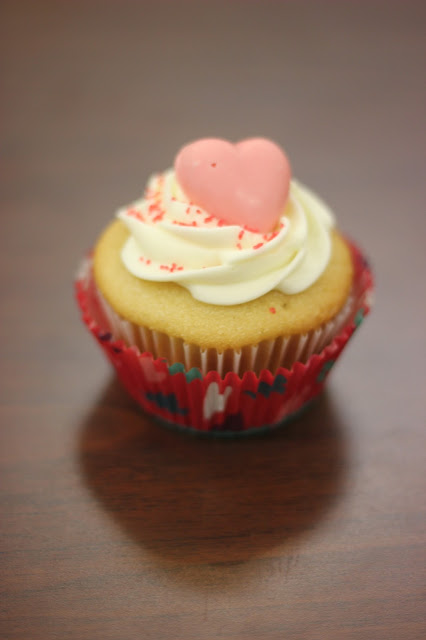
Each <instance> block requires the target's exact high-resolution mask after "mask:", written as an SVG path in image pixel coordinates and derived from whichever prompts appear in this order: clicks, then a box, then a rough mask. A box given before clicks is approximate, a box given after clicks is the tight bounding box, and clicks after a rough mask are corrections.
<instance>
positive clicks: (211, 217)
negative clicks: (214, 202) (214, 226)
mask: <svg viewBox="0 0 426 640" xmlns="http://www.w3.org/2000/svg"><path fill="white" fill-rule="evenodd" d="M213 220H214V216H207V218H204V222H212V221H213Z"/></svg>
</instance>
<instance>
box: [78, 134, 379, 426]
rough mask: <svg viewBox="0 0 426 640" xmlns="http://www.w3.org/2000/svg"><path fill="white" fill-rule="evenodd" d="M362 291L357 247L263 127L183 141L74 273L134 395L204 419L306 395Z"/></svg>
mask: <svg viewBox="0 0 426 640" xmlns="http://www.w3.org/2000/svg"><path fill="white" fill-rule="evenodd" d="M371 293H372V278H371V273H370V270H369V268H368V266H367V265H366V263H365V260H364V259H363V258H362V255H361V253H360V252H359V250H358V249H357V248H356V247H355V246H354V245H353V244H351V243H350V242H348V240H346V239H345V238H344V237H343V236H342V235H341V234H340V233H339V231H338V230H337V228H336V224H335V219H334V215H333V213H332V212H331V211H330V209H329V208H328V207H327V205H326V204H325V203H324V202H323V201H322V200H321V199H320V198H319V197H318V196H316V195H315V194H314V193H312V192H311V191H310V190H309V189H308V188H307V187H305V186H304V185H302V184H301V183H300V182H298V181H296V180H294V179H292V178H291V169H290V164H289V161H288V159H287V157H286V155H285V153H284V151H283V150H282V149H281V148H280V147H279V146H278V145H276V144H275V143H273V142H272V141H270V140H266V139H263V138H253V139H248V140H244V141H242V142H239V143H238V144H235V145H234V144H231V143H230V142H227V141H225V140H219V139H204V140H199V141H197V142H194V143H192V144H189V145H187V146H185V147H183V148H182V149H181V150H180V151H179V153H178V154H177V156H176V159H175V162H174V168H173V169H169V170H167V171H165V172H163V173H160V174H156V175H154V176H152V177H151V178H150V180H149V181H148V184H147V186H146V189H145V192H144V195H143V197H142V198H141V199H139V200H136V201H134V202H132V203H131V204H130V205H128V206H126V207H124V208H122V209H120V210H119V211H118V213H117V215H116V218H115V220H113V221H112V222H111V223H110V224H109V226H108V227H107V228H106V229H105V230H104V232H103V233H102V234H101V236H100V238H99V240H98V241H97V243H96V246H95V249H94V251H93V253H92V254H91V255H90V256H89V258H88V259H87V260H86V261H85V263H84V265H83V267H82V270H81V273H80V275H79V277H78V280H77V298H78V301H79V304H80V307H81V310H82V312H83V319H84V321H85V322H86V324H87V326H88V327H89V329H90V330H91V332H92V334H93V335H94V336H95V338H96V339H97V341H98V342H99V344H100V345H101V346H102V348H103V350H104V351H105V352H106V354H107V356H108V357H109V359H110V360H111V361H112V363H113V365H114V366H115V368H116V370H117V373H118V375H119V377H120V379H121V380H122V382H123V383H124V385H125V387H126V388H127V389H128V391H129V392H130V393H131V395H132V396H133V397H134V398H135V399H136V400H137V402H138V403H139V404H140V405H141V406H142V407H143V409H144V410H145V411H147V412H148V413H150V414H152V415H154V416H156V417H158V418H160V419H161V420H163V421H166V422H168V423H172V424H175V425H180V426H182V427H184V428H187V429H195V430H197V431H203V432H206V431H208V432H215V433H216V432H219V433H235V432H241V431H247V430H252V429H256V428H257V429H259V428H270V427H272V426H275V425H278V424H280V423H281V422H283V421H284V420H285V419H287V418H289V417H292V416H294V414H295V413H296V412H298V411H299V410H301V409H302V408H304V407H305V406H306V405H307V404H308V403H309V402H310V401H311V400H312V399H313V398H314V397H315V396H317V395H318V394H319V393H320V392H321V390H322V388H323V385H324V382H325V379H326V377H327V374H328V372H329V371H330V369H331V367H332V366H333V364H334V362H335V361H336V358H337V357H338V355H339V354H340V353H341V351H342V349H343V347H344V346H345V344H346V343H347V341H348V339H349V337H350V336H351V335H352V333H353V332H354V329H355V328H356V327H357V326H358V325H359V324H360V321H361V320H362V318H363V317H364V316H365V314H366V313H367V312H368V310H369V306H370V298H371Z"/></svg>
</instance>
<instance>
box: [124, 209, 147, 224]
mask: <svg viewBox="0 0 426 640" xmlns="http://www.w3.org/2000/svg"><path fill="white" fill-rule="evenodd" d="M127 215H128V216H129V217H130V218H136V220H140V221H141V222H143V220H144V217H143V215H142V214H141V212H140V211H138V210H137V209H133V208H130V209H127Z"/></svg>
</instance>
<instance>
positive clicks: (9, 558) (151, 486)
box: [0, 1, 426, 640]
mask: <svg viewBox="0 0 426 640" xmlns="http://www.w3.org/2000/svg"><path fill="white" fill-rule="evenodd" d="M1 14H2V15H1V19H0V24H1V27H0V28H1V37H0V48H1V49H0V51H1V68H2V71H1V78H2V101H1V103H2V108H1V111H2V117H1V127H2V147H1V153H2V169H1V172H2V178H1V186H2V193H1V230H2V233H1V252H0V265H1V270H0V294H1V321H0V339H1V347H2V348H1V351H2V357H1V362H2V371H1V386H0V396H1V406H0V421H1V430H0V437H1V448H0V457H1V470H0V472H1V510H2V511H1V521H0V532H1V551H2V555H1V589H2V598H1V622H0V637H1V638H2V639H5V640H39V639H40V640H53V639H57V638H58V639H61V640H69V639H73V640H74V639H75V640H97V639H98V638H99V639H101V640H130V639H136V638H137V639H140V638H143V639H146V640H151V639H157V638H161V639H163V638H165V639H168V638H173V639H180V640H191V639H194V640H204V639H206V640H211V639H213V638H221V639H223V640H237V639H238V640H244V639H248V638H253V639H256V640H263V639H267V640H270V639H282V638H296V639H305V638H306V639H308V640H317V639H321V640H322V639H324V640H334V639H337V640H346V639H351V640H352V639H354V640H355V639H356V640H358V639H359V640H361V639H362V640H364V639H368V640H369V639H371V638H374V639H376V640H377V639H386V640H399V639H404V640H414V639H420V638H423V637H426V635H425V634H426V622H425V618H426V615H425V614H426V612H425V582H426V581H425V573H424V564H425V560H426V558H425V500H424V495H425V475H424V451H425V449H424V445H425V401H424V394H425V382H426V380H425V358H424V356H425V315H426V307H425V296H424V293H425V292H424V280H423V277H424V269H425V231H426V225H425V215H424V211H425V196H426V193H425V189H424V174H423V172H422V169H423V168H424V162H425V146H426V145H425V136H424V108H425V92H424V84H423V81H422V77H423V75H424V56H425V45H424V42H425V38H424V32H425V19H426V11H425V4H424V3H422V2H417V3H414V2H404V3H402V2H381V3H376V2H368V3H367V2H364V3H361V2H359V3H355V2H352V3H338V2H298V3H296V2H288V3H285V2H236V1H235V2H224V3H222V2H194V3H187V2H169V3H166V2H157V3H155V2H151V3H143V2H139V3H136V2H127V1H126V2H122V3H119V2H113V1H110V2H100V1H99V2H92V1H90V2H84V3H83V2H81V3H80V2H53V1H52V2H44V1H38V2H34V1H33V2H21V1H15V2H14V1H6V2H3V3H2V8H1ZM210 135H213V136H222V137H227V138H230V139H234V140H238V139H241V138H244V137H247V136H250V135H264V136H269V137H272V138H274V139H276V140H277V141H278V142H280V143H281V144H283V145H284V146H285V148H286V149H287V150H288V153H289V155H290V157H291V159H292V163H293V168H294V174H295V175H296V176H297V177H299V178H300V179H301V180H302V181H304V182H306V183H307V184H308V185H310V186H311V187H312V188H314V189H316V190H318V192H319V193H321V194H322V195H323V196H324V197H325V198H326V199H327V200H328V202H329V203H330V204H331V205H332V207H333V208H334V210H335V211H336V212H337V217H338V220H339V225H340V227H341V228H342V229H344V230H345V231H346V232H347V233H348V234H349V235H351V236H352V237H353V238H356V239H357V240H358V241H359V242H361V244H362V245H363V247H364V249H365V250H366V252H367V254H368V255H369V256H370V257H371V259H372V262H373V264H374V267H375V272H376V277H377V302H376V306H375V308H374V311H373V313H372V315H371V317H370V318H369V319H368V320H367V321H366V322H365V325H364V326H363V328H362V329H361V331H360V332H359V334H358V335H357V336H356V337H355V338H354V340H353V343H352V344H351V345H350V346H349V347H348V350H347V352H346V355H345V357H343V359H342V361H341V362H339V364H338V365H337V366H336V370H335V371H334V372H333V374H332V376H331V380H330V384H329V387H328V392H327V394H326V395H324V396H323V397H322V399H321V400H320V401H319V403H318V404H317V406H316V407H314V408H313V409H312V410H311V411H310V412H309V413H308V414H306V416H305V417H303V418H301V419H300V420H299V421H298V422H295V423H293V424H292V425H291V426H288V427H286V428H285V429H282V430H280V431H277V432H275V433H273V434H271V435H270V436H269V437H256V438H246V439H242V440H233V441H226V442H223V441H217V440H213V441H212V440H206V439H200V438H196V437H188V436H185V435H182V434H180V433H174V432H171V431H168V430H166V429H164V428H162V427H161V426H159V425H158V424H156V423H154V422H152V421H151V420H150V419H149V418H147V417H145V416H144V415H142V413H141V412H140V411H139V410H138V408H137V407H136V406H135V405H134V403H133V402H132V401H131V400H130V399H129V398H128V397H127V396H126V395H125V393H124V392H123V391H122V390H121V388H120V386H119V385H118V383H117V382H116V380H115V378H114V377H113V375H112V371H111V370H110V368H109V366H108V365H107V363H106V362H105V361H104V360H103V358H102V356H101V354H100V352H99V351H98V349H97V347H96V345H95V344H94V343H93V341H92V340H91V339H90V338H89V336H88V335H87V333H86V332H85V330H84V329H83V326H82V325H81V323H80V320H79V316H78V313H77V310H76V306H75V304H74V301H73V294H72V280H73V274H74V272H75V269H76V267H77V264H78V262H79V259H80V257H81V256H82V255H83V253H84V252H85V251H86V250H87V249H88V248H89V247H90V245H91V243H92V242H93V241H94V239H95V238H96V236H97V234H98V233H99V231H100V230H101V229H102V227H103V226H104V225H105V224H106V223H107V222H108V221H109V220H110V219H111V218H112V216H113V213H114V211H115V209H116V208H117V207H118V206H119V205H121V204H124V203H126V202H128V201H129V200H131V199H132V198H135V197H137V196H138V195H139V194H140V193H141V190H142V187H143V185H144V183H145V180H146V178H147V176H148V175H149V173H150V172H151V171H153V170H155V169H163V168H166V167H167V166H169V165H170V163H171V161H172V158H173V155H174V153H175V152H176V150H177V149H178V148H179V147H180V146H181V145H182V144H184V143H185V142H187V141H189V140H191V139H195V138H198V137H203V136H210ZM422 272H423V273H422ZM422 276H423V277H422Z"/></svg>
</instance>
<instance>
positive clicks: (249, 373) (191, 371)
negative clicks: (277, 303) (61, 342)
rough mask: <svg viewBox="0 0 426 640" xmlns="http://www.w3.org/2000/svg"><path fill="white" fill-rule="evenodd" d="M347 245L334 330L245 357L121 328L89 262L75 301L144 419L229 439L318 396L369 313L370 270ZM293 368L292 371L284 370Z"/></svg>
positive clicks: (270, 344) (267, 345)
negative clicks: (344, 285) (349, 285)
mask: <svg viewBox="0 0 426 640" xmlns="http://www.w3.org/2000/svg"><path fill="white" fill-rule="evenodd" d="M349 245H350V248H351V251H352V255H353V260H354V266H355V274H354V285H353V289H352V292H351V295H350V297H349V299H348V302H347V303H346V305H345V307H344V309H343V310H342V311H341V312H340V313H339V314H338V315H337V316H336V317H335V318H334V319H333V320H332V321H331V322H328V323H327V324H326V325H324V326H323V327H320V328H319V329H317V330H315V331H313V332H310V333H309V334H306V335H304V336H298V337H297V338H296V337H295V338H290V339H288V340H285V339H281V338H280V339H278V340H273V341H265V342H263V343H260V344H259V345H256V346H255V347H247V348H246V349H242V350H241V351H240V352H232V351H231V350H229V351H228V352H224V353H223V354H219V353H218V352H216V351H215V350H212V349H208V350H205V351H200V349H199V348H197V347H195V346H194V345H187V344H185V343H184V342H183V341H182V340H179V339H174V338H169V337H168V336H165V335H164V334H160V333H159V332H155V331H149V330H147V329H139V328H138V327H135V325H132V323H129V322H127V321H125V320H123V319H122V318H120V317H119V316H118V315H117V314H116V313H115V312H114V311H113V310H112V309H111V307H110V306H109V305H108V304H107V303H106V301H105V300H104V298H103V297H102V296H101V295H100V294H99V292H98V291H97V288H96V286H95V283H94V280H93V275H92V260H91V257H90V256H89V258H87V259H86V260H85V261H84V262H83V264H82V265H81V268H80V270H79V273H78V275H77V280H76V297H77V301H78V304H79V306H80V309H81V312H82V317H83V321H84V322H85V324H86V326H87V327H88V329H89V330H90V332H91V333H92V335H93V336H94V337H95V339H96V340H97V342H98V343H99V345H100V346H101V347H102V349H103V351H104V353H105V354H106V356H107V357H108V359H109V360H110V362H111V363H112V364H113V366H114V367H115V369H116V371H117V374H118V377H119V378H120V380H121V382H122V383H123V385H124V386H125V388H126V389H127V391H128V392H129V393H130V395H131V396H132V397H133V398H134V399H135V400H136V401H137V402H138V403H139V404H140V405H141V406H142V408H143V409H144V410H145V411H146V412H147V413H149V414H151V415H153V416H155V417H156V418H158V419H160V420H161V421H163V422H166V423H169V424H173V425H175V426H181V427H183V428H185V429H193V430H196V431H198V432H209V433H218V434H225V435H226V434H235V433H243V432H247V431H249V430H253V429H260V428H265V427H269V428H270V427H273V426H276V425H278V424H280V423H282V422H283V421H285V420H286V419H288V418H290V417H292V416H294V415H295V414H297V413H298V412H299V411H300V410H301V409H303V408H304V407H305V406H306V405H307V404H308V403H309V402H310V401H311V400H312V399H314V398H315V397H316V396H317V395H318V394H319V393H321V391H322V389H323V386H324V383H325V380H326V378H327V376H328V373H329V371H330V370H331V368H332V367H333V365H334V363H335V362H336V360H337V358H338V357H339V355H340V353H341V352H342V350H343V348H344V347H345V345H346V344H347V342H348V340H349V338H350V337H351V336H352V334H353V333H354V331H355V329H356V328H357V327H358V326H359V325H360V324H361V322H362V320H363V318H364V317H365V315H366V314H367V313H368V312H369V310H370V306H371V303H372V295H373V279H372V274H371V270H370V268H369V266H368V264H367V262H366V261H365V259H364V258H363V256H362V254H361V252H360V251H359V249H357V248H356V246H355V245H353V244H351V243H349ZM332 336H334V338H332ZM138 345H145V350H143V351H141V350H140V348H139V346H138ZM325 345H326V346H325ZM149 347H150V348H149ZM152 352H154V353H155V354H156V355H158V354H159V355H160V356H161V357H154V356H153V355H151V353H152ZM289 361H290V362H291V363H292V366H287V367H284V366H279V365H280V363H283V362H286V363H287V362H289ZM265 364H266V365H267V366H268V367H269V368H265V366H264V365H265ZM244 370H245V372H243V371H244Z"/></svg>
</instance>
